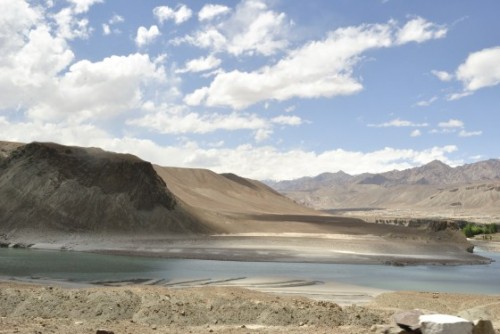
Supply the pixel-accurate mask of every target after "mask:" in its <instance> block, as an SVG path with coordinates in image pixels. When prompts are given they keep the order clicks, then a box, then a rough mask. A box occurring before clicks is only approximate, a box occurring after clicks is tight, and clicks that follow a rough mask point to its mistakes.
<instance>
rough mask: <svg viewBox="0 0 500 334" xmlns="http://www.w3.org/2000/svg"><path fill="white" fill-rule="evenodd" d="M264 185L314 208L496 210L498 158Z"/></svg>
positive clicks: (499, 189) (499, 179) (499, 174)
mask: <svg viewBox="0 0 500 334" xmlns="http://www.w3.org/2000/svg"><path fill="white" fill-rule="evenodd" d="M267 184H269V185H270V186H272V187H273V188H274V189H276V190H277V191H279V192H281V193H283V194H286V195H287V196H289V197H291V198H293V199H294V200H296V201H298V202H301V203H303V204H305V205H308V206H311V207H314V208H317V209H361V208H363V209H366V208H392V209H398V208H416V209H424V210H430V209H447V210H466V211H467V210H468V211H478V212H479V211H486V212H498V211H499V210H500V209H498V208H500V160H487V161H481V162H477V163H473V164H468V165H464V166H459V167H455V168H452V167H450V166H448V165H446V164H444V163H442V162H440V161H432V162H430V163H428V164H426V165H424V166H421V167H417V168H411V169H406V170H403V171H397V170H395V171H390V172H386V173H380V174H368V173H366V174H361V175H349V174H346V173H344V172H338V173H324V174H321V175H318V176H316V177H306V178H301V179H297V180H291V181H281V182H268V183H267Z"/></svg>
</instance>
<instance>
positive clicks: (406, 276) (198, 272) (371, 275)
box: [0, 248, 500, 294]
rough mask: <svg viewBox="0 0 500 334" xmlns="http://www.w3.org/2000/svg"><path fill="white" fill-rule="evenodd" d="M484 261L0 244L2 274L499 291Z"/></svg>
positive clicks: (499, 272) (498, 270)
mask: <svg viewBox="0 0 500 334" xmlns="http://www.w3.org/2000/svg"><path fill="white" fill-rule="evenodd" d="M476 253H478V254H479V255H482V256H486V257H490V258H492V259H494V260H495V262H493V263H491V264H488V265H466V266H408V267H392V266H384V265H360V264H352V265H349V264H319V263H317V264H316V263H280V262H278V263H276V262H237V261H208V260H182V259H160V258H144V257H132V256H113V255H101V254H92V253H79V252H65V251H43V250H30V249H6V248H2V249H0V276H2V277H14V278H43V279H58V280H70V281H74V282H88V281H107V280H111V281H113V280H128V279H142V278H144V279H146V278H147V279H166V280H196V279H228V278H239V277H249V278H254V277H255V278H256V277H264V278H266V277H267V278H282V277H287V278H290V279H301V280H312V281H322V282H329V281H337V282H344V283H349V284H358V285H364V286H369V287H374V288H381V289H389V290H414V291H433V292H460V293H481V294H500V254H499V253H489V252H484V251H481V250H478V251H476Z"/></svg>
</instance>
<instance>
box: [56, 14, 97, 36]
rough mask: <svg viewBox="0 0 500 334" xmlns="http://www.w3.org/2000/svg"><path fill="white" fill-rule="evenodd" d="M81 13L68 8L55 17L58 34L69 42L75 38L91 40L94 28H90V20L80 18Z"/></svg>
mask: <svg viewBox="0 0 500 334" xmlns="http://www.w3.org/2000/svg"><path fill="white" fill-rule="evenodd" d="M78 15H79V12H77V11H75V9H74V8H71V7H66V8H63V9H61V10H60V11H59V12H58V13H56V14H54V15H53V19H54V21H55V22H56V24H57V34H58V35H59V36H60V37H62V38H64V39H68V40H72V39H75V38H81V39H87V38H89V36H90V34H91V32H92V28H90V27H89V20H88V19H87V18H81V17H79V16H78Z"/></svg>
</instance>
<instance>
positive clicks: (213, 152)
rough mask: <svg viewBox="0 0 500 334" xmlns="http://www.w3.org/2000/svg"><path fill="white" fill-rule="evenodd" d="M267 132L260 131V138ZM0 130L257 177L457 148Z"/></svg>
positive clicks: (23, 126)
mask: <svg viewBox="0 0 500 334" xmlns="http://www.w3.org/2000/svg"><path fill="white" fill-rule="evenodd" d="M265 131H266V130H264V131H263V132H262V133H261V134H259V135H261V136H262V138H264V139H265V136H266V133H265ZM0 133H2V139H3V140H10V141H19V142H31V141H35V140H37V141H53V142H59V143H64V144H66V145H80V146H94V147H101V148H103V149H106V150H110V151H114V152H122V153H131V154H135V155H137V156H139V157H141V158H142V159H145V160H148V161H151V162H153V163H156V164H160V165H163V166H178V167H193V168H208V169H212V170H214V171H216V172H219V173H222V172H232V173H237V174H239V175H241V176H244V177H250V178H254V179H260V180H264V179H275V180H284V179H294V178H298V177H302V176H306V175H307V176H315V175H318V174H320V173H323V172H326V171H329V172H335V171H338V170H343V171H345V172H347V173H350V174H359V173H364V172H373V173H376V172H384V171H389V170H393V169H406V168H410V167H415V166H419V165H422V164H425V163H428V162H430V161H432V160H435V159H439V160H441V161H443V162H445V163H447V164H449V165H456V164H457V162H456V161H454V160H452V159H450V157H449V154H451V153H453V152H455V151H457V147H456V146H442V147H432V148H428V149H424V150H420V151H418V150H412V149H394V148H390V147H386V148H384V149H381V150H377V151H372V152H360V151H346V150H343V149H335V150H328V151H323V152H313V151H306V150H302V149H293V150H289V151H280V150H278V149H277V148H275V147H272V146H253V145H241V146H238V147H235V148H222V147H214V146H213V145H209V147H208V148H203V147H200V146H199V145H197V144H196V143H193V142H185V143H184V144H183V145H176V146H161V145H158V144H156V143H154V142H153V141H151V140H148V139H140V138H136V137H131V136H125V137H114V136H112V135H110V134H108V133H107V132H105V131H103V130H102V129H100V128H98V127H96V126H95V125H92V124H78V125H74V124H66V123H41V122H10V121H8V120H6V119H5V117H1V116H0ZM262 138H261V139H262ZM256 139H257V138H256ZM276 166H279V168H276Z"/></svg>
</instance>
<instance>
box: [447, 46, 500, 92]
mask: <svg viewBox="0 0 500 334" xmlns="http://www.w3.org/2000/svg"><path fill="white" fill-rule="evenodd" d="M452 77H453V78H455V79H456V80H458V81H461V82H462V85H463V90H462V91H461V92H456V93H451V94H449V95H448V96H447V97H446V99H447V100H448V101H454V100H459V99H461V98H463V97H466V96H470V95H472V94H474V92H475V91H477V90H479V89H482V88H486V87H492V86H496V85H498V84H500V46H496V47H492V48H486V49H483V50H480V51H477V52H473V53H471V54H469V56H468V57H467V59H466V60H465V62H464V63H463V64H461V65H460V66H459V67H458V69H457V70H456V72H455V75H454V76H452Z"/></svg>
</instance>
